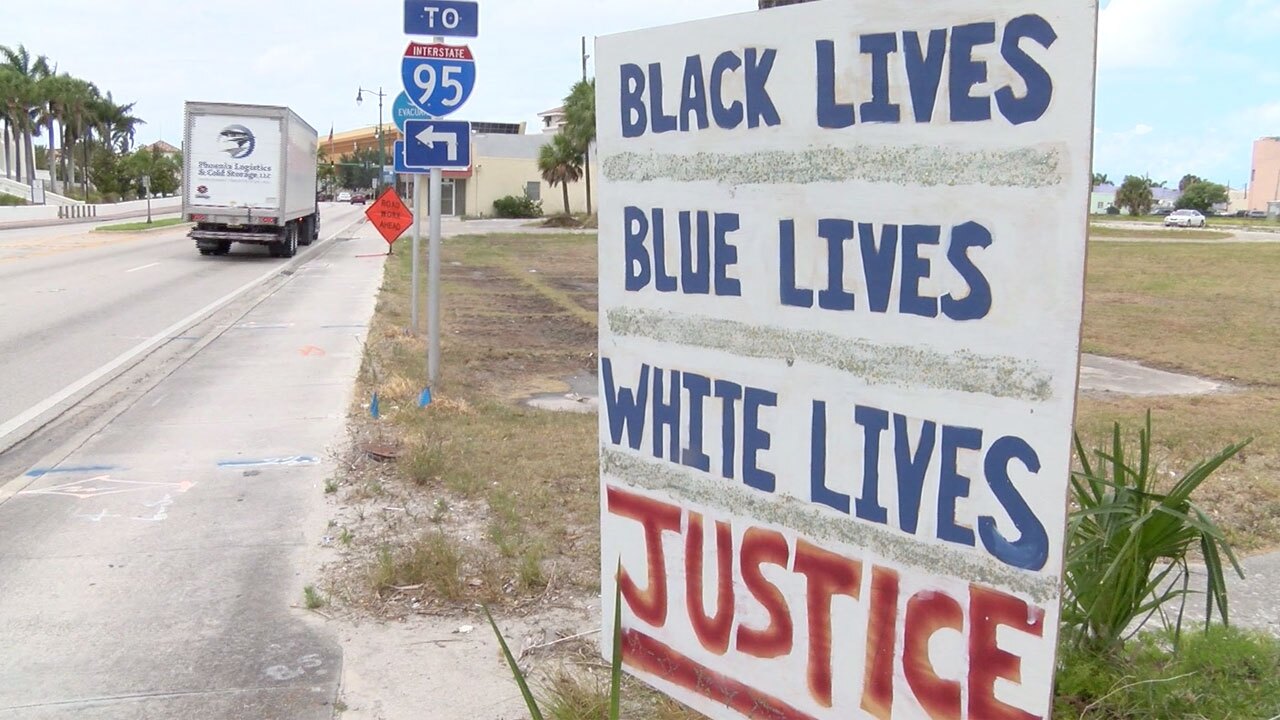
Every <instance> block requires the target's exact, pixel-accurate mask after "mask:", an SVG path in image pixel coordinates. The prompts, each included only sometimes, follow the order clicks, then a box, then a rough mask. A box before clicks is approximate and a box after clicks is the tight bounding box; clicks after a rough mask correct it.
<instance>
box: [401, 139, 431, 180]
mask: <svg viewBox="0 0 1280 720" xmlns="http://www.w3.org/2000/svg"><path fill="white" fill-rule="evenodd" d="M391 160H392V162H394V163H395V170H396V172H397V173H399V174H401V175H425V174H427V173H429V172H431V168H411V167H409V166H408V165H405V164H404V141H403V140H397V141H395V143H393V144H392V146H391Z"/></svg>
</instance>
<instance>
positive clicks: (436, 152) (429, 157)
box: [404, 120, 471, 170]
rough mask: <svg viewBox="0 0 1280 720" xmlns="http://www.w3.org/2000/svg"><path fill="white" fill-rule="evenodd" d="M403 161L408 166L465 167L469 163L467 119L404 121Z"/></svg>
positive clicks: (469, 129) (469, 144)
mask: <svg viewBox="0 0 1280 720" xmlns="http://www.w3.org/2000/svg"><path fill="white" fill-rule="evenodd" d="M404 136H405V140H404V164H405V165H406V166H407V167H410V168H444V169H450V170H456V169H465V168H467V167H469V166H470V165H471V123H469V122H457V121H452V122H451V121H448V120H409V121H408V122H406V123H405V124H404Z"/></svg>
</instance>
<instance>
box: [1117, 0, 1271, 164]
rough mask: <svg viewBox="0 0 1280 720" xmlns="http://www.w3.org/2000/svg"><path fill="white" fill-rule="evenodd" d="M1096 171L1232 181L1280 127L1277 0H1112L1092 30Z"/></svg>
mask: <svg viewBox="0 0 1280 720" xmlns="http://www.w3.org/2000/svg"><path fill="white" fill-rule="evenodd" d="M1098 45H1099V49H1098V90H1097V93H1098V100H1097V102H1098V108H1097V118H1096V137H1095V147H1094V169H1095V170H1097V171H1098V172H1104V173H1107V174H1108V175H1109V176H1110V178H1111V179H1113V180H1116V179H1119V178H1121V177H1123V176H1124V175H1126V174H1135V175H1141V174H1144V173H1145V174H1149V175H1150V176H1151V177H1152V178H1154V179H1156V180H1168V181H1170V184H1176V183H1177V181H1178V179H1179V178H1181V177H1182V176H1183V175H1184V174H1186V173H1195V174H1197V175H1200V176H1202V177H1206V178H1209V179H1212V180H1214V181H1215V182H1220V183H1223V184H1228V183H1229V184H1230V185H1231V187H1233V188H1239V187H1241V186H1242V185H1243V184H1244V183H1245V182H1246V181H1247V180H1248V179H1249V172H1250V162H1251V153H1252V146H1253V141H1254V140H1256V139H1257V138H1259V137H1262V136H1266V135H1280V0H1110V2H1104V3H1103V10H1102V14H1101V16H1100V19H1099V30H1098Z"/></svg>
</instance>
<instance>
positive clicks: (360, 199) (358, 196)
mask: <svg viewBox="0 0 1280 720" xmlns="http://www.w3.org/2000/svg"><path fill="white" fill-rule="evenodd" d="M367 200H368V197H367V196H366V195H365V194H364V193H362V192H358V193H355V194H354V195H352V196H351V204H352V205H363V204H365V201H367Z"/></svg>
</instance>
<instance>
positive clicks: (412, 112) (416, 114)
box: [391, 93, 431, 132]
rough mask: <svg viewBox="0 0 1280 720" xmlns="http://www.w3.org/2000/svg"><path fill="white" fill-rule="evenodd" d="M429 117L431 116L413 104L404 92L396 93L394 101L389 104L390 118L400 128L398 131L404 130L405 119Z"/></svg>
mask: <svg viewBox="0 0 1280 720" xmlns="http://www.w3.org/2000/svg"><path fill="white" fill-rule="evenodd" d="M429 117H431V116H430V115H428V114H427V113H425V112H423V110H422V108H420V107H418V106H417V105H414V104H413V101H412V100H410V99H409V96H408V95H407V94H405V93H400V94H399V95H397V96H396V101H395V102H394V103H392V104H391V119H392V120H394V121H395V123H396V127H398V128H400V132H404V121H405V120H412V119H414V118H429Z"/></svg>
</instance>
